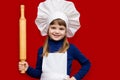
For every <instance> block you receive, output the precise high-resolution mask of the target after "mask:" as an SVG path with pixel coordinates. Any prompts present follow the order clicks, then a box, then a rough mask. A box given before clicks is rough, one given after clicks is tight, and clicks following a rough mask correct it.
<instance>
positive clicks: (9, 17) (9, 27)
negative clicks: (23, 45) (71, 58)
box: [0, 0, 120, 80]
mask: <svg viewBox="0 0 120 80" xmlns="http://www.w3.org/2000/svg"><path fill="white" fill-rule="evenodd" d="M41 1H43V0H7V1H5V0H3V1H1V2H0V10H1V11H0V21H1V22H0V24H1V26H0V36H1V38H0V64H1V65H0V73H1V75H0V79H3V80H7V79H11V80H36V79H33V78H31V77H29V76H28V75H26V74H20V72H19V71H18V62H19V17H20V4H24V5H25V16H26V19H27V61H28V63H29V65H31V66H32V67H35V64H36V57H37V51H38V48H39V47H40V46H42V45H43V42H44V39H45V37H42V36H41V35H40V32H39V30H38V29H37V27H36V25H35V22H34V21H35V18H36V16H37V6H38V4H39V3H40V2H41ZM70 1H72V2H74V3H75V5H76V8H77V10H78V11H79V12H80V14H81V17H80V22H81V28H80V29H79V31H78V32H77V33H76V35H75V36H74V37H73V38H70V39H69V41H70V42H71V43H73V44H75V45H76V46H77V47H78V48H79V49H80V50H81V52H82V53H83V54H84V55H85V56H86V57H87V58H88V59H89V60H90V62H91V63H92V67H91V69H90V71H89V73H88V74H87V75H86V76H85V77H84V79H83V80H120V77H119V73H120V65H119V64H120V62H119V59H120V57H119V54H120V38H119V37H120V28H119V27H120V12H119V10H120V9H119V8H120V6H119V2H118V1H117V0H70ZM73 64H74V65H73V68H72V74H74V73H75V72H76V71H77V70H78V69H79V66H80V65H78V63H77V62H74V63H73ZM75 66H77V67H75Z"/></svg>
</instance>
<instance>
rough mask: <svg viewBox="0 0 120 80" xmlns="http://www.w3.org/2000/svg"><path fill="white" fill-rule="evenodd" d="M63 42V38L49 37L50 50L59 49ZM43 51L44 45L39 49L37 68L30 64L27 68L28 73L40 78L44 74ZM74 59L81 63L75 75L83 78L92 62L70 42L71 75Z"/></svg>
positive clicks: (68, 53)
mask: <svg viewBox="0 0 120 80" xmlns="http://www.w3.org/2000/svg"><path fill="white" fill-rule="evenodd" d="M62 44H63V40H60V41H53V40H51V39H49V40H48V45H49V52H55V51H58V50H59V49H60V47H61V46H62ZM42 52H43V47H41V48H40V49H39V50H38V56H37V63H36V68H35V69H34V68H32V67H30V66H29V68H28V70H27V74H28V75H30V76H31V77H34V78H40V76H41V74H42V59H43V57H42V56H41V55H42ZM73 60H77V61H78V62H79V64H80V65H81V68H80V70H79V71H78V72H77V73H76V74H75V75H73V76H74V77H75V78H76V80H81V79H82V78H83V77H84V76H85V75H86V74H87V72H88V71H89V69H90V62H89V60H88V59H87V58H86V57H85V56H84V55H83V54H82V53H81V52H80V51H79V50H78V49H77V48H76V47H75V46H74V45H73V44H70V47H69V48H68V50H67V74H68V75H70V72H71V65H72V61H73Z"/></svg>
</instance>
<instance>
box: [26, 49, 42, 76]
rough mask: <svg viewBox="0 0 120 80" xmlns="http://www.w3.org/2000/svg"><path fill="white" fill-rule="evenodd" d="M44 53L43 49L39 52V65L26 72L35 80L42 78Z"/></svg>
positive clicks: (29, 68)
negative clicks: (35, 79)
mask: <svg viewBox="0 0 120 80" xmlns="http://www.w3.org/2000/svg"><path fill="white" fill-rule="evenodd" d="M42 52H43V48H42V47H41V48H40V49H39V51H38V55H37V63H36V68H35V69H34V68H32V67H30V66H29V67H28V70H27V71H26V73H27V74H28V75H29V76H31V77H33V78H40V76H41V73H42V56H41V54H42Z"/></svg>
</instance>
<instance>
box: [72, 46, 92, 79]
mask: <svg viewBox="0 0 120 80" xmlns="http://www.w3.org/2000/svg"><path fill="white" fill-rule="evenodd" d="M72 55H73V58H74V59H75V60H77V61H78V62H79V63H80V65H81V69H80V70H79V71H78V72H77V73H76V74H75V75H74V77H75V78H76V80H80V79H82V78H83V77H84V76H85V75H86V74H87V72H88V71H89V69H90V66H91V64H90V62H89V60H88V59H87V58H86V57H85V56H84V55H83V54H82V53H81V52H80V51H79V50H78V49H77V48H76V47H75V46H74V45H72Z"/></svg>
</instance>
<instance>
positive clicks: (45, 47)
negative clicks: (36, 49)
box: [42, 18, 69, 56]
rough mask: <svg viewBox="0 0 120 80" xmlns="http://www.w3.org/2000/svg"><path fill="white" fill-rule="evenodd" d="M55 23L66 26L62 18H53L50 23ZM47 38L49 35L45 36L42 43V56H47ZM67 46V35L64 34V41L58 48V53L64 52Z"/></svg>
mask: <svg viewBox="0 0 120 80" xmlns="http://www.w3.org/2000/svg"><path fill="white" fill-rule="evenodd" d="M55 23H57V24H58V25H60V26H65V27H66V23H65V21H64V20H62V19H60V18H58V19H55V20H53V21H52V22H51V23H50V25H53V24H55ZM48 38H49V36H47V37H46V40H45V43H44V46H43V54H42V56H48V53H49V50H48V48H49V47H48ZM68 48H69V42H68V40H67V37H66V36H65V37H64V42H63V45H62V47H61V48H60V49H59V50H58V52H59V53H65V52H66V51H67V49H68Z"/></svg>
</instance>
